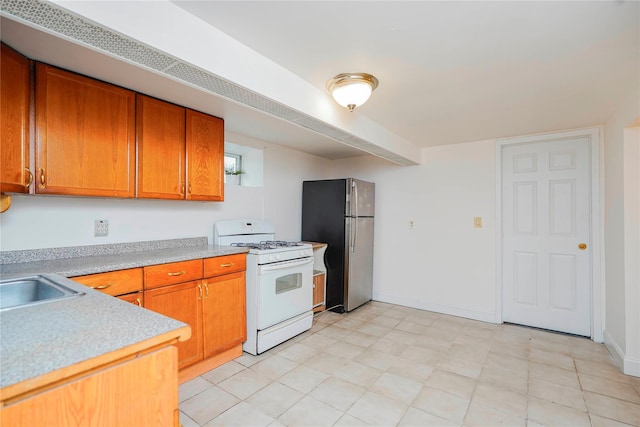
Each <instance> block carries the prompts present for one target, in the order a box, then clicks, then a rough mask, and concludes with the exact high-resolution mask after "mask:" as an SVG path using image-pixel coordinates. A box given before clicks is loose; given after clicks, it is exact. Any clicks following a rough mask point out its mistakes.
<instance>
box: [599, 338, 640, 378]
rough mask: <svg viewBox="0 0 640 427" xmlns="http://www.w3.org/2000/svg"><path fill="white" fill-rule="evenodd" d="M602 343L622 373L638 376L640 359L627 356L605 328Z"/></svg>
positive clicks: (639, 375)
mask: <svg viewBox="0 0 640 427" xmlns="http://www.w3.org/2000/svg"><path fill="white" fill-rule="evenodd" d="M604 345H605V346H606V347H607V350H609V353H611V356H612V357H613V361H614V362H615V363H616V365H618V367H619V368H620V370H621V371H622V372H623V373H624V374H626V375H632V376H634V377H640V360H635V359H631V358H630V357H627V355H626V354H625V352H624V351H622V349H621V348H620V345H618V343H617V341H616V340H615V339H614V338H613V337H612V336H611V334H609V333H608V332H607V331H606V330H605V331H604Z"/></svg>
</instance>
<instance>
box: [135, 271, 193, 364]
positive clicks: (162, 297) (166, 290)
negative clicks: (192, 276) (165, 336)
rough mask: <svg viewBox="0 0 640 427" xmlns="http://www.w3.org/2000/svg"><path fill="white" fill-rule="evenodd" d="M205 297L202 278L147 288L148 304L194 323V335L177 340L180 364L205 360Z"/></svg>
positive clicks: (145, 304)
mask: <svg viewBox="0 0 640 427" xmlns="http://www.w3.org/2000/svg"><path fill="white" fill-rule="evenodd" d="M202 297H203V289H202V286H201V284H200V282H199V281H193V282H187V283H181V284H179V285H172V286H165V287H163V288H158V289H152V290H150V291H144V307H145V308H147V309H149V310H152V311H155V312H156V313H160V314H164V315H165V316H168V317H171V318H173V319H176V320H179V321H181V322H184V323H187V324H188V325H189V326H190V327H191V338H189V339H188V340H187V341H183V342H179V343H177V344H176V346H177V347H178V367H179V368H183V367H185V366H188V365H191V364H193V363H195V362H198V361H200V360H202V326H201V325H202Z"/></svg>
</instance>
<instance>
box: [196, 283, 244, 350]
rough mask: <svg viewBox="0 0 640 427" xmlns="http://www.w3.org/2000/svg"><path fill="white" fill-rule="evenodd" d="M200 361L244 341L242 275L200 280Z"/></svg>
mask: <svg viewBox="0 0 640 427" xmlns="http://www.w3.org/2000/svg"><path fill="white" fill-rule="evenodd" d="M202 282H203V286H204V288H205V297H204V300H203V305H204V310H203V314H204V317H203V328H202V330H203V334H204V357H210V356H212V355H214V354H216V353H219V352H221V351H223V350H226V349H228V348H231V347H233V346H235V345H238V344H242V343H243V342H244V341H246V339H247V322H246V320H247V319H246V287H245V273H244V272H242V273H233V274H226V275H224V276H219V277H211V278H208V279H204V280H203V281H202Z"/></svg>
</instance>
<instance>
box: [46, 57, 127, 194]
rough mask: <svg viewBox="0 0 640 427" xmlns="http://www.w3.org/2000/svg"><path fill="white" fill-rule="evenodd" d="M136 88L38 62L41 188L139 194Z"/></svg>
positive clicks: (61, 191) (93, 192)
mask: <svg viewBox="0 0 640 427" xmlns="http://www.w3.org/2000/svg"><path fill="white" fill-rule="evenodd" d="M134 138H135V96H134V92H132V91H130V90H126V89H123V88H120V87H117V86H113V85H110V84H107V83H103V82H100V81H98V80H94V79H90V78H88V77H84V76H80V75H78V74H74V73H70V72H67V71H64V70H60V69H57V68H55V67H51V66H48V65H45V64H37V67H36V171H34V174H35V175H36V177H35V180H36V183H37V184H36V186H35V187H36V193H43V194H69V195H83V196H111V197H133V196H134V193H135V191H134V190H135V139H134Z"/></svg>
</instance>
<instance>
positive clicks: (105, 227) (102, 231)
mask: <svg viewBox="0 0 640 427" xmlns="http://www.w3.org/2000/svg"><path fill="white" fill-rule="evenodd" d="M93 235H94V236H95V237H105V236H108V235H109V221H107V220H106V219H96V221H95V225H94V229H93Z"/></svg>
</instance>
